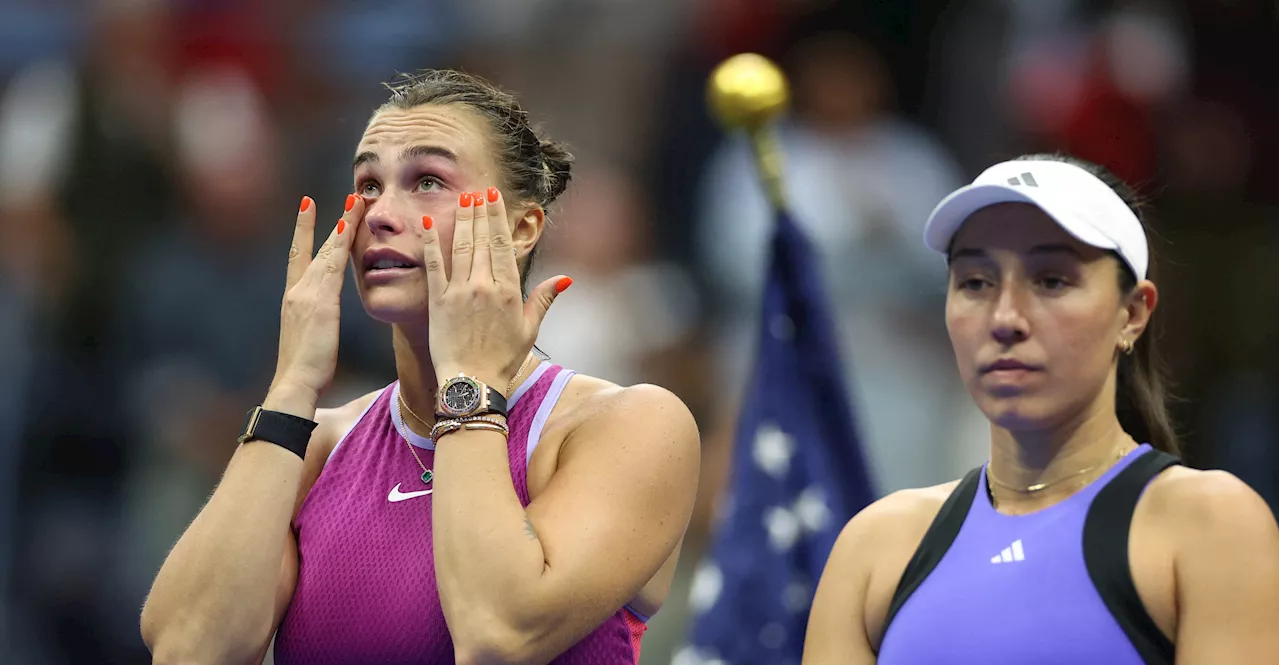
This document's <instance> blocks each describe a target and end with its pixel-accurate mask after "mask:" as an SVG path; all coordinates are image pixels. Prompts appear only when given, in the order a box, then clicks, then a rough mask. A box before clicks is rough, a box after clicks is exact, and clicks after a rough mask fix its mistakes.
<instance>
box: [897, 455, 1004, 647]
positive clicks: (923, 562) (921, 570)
mask: <svg viewBox="0 0 1280 665" xmlns="http://www.w3.org/2000/svg"><path fill="white" fill-rule="evenodd" d="M981 477H982V467H978V468H976V469H973V470H971V471H969V473H967V474H965V476H964V478H963V479H962V480H961V481H960V484H959V485H956V488H955V489H954V490H952V492H951V496H949V497H947V501H946V503H944V504H942V508H941V509H940V510H939V511H938V515H937V516H936V517H934V518H933V523H932V524H930V525H929V530H928V531H926V532H925V534H924V538H922V539H921V540H920V545H919V547H917V548H916V552H915V554H914V555H912V557H911V561H910V562H908V563H907V568H906V570H904V571H902V578H901V579H900V580H898V588H897V590H896V591H894V592H893V600H892V602H890V603H889V612H888V614H887V615H885V618H884V629H883V630H882V634H884V633H888V631H889V624H890V623H892V622H893V618H894V617H895V616H896V615H897V614H898V610H901V609H902V606H903V605H904V604H906V602H907V599H908V598H910V597H911V594H913V593H915V591H916V589H917V588H919V587H920V585H921V584H922V583H924V580H925V578H927V577H929V573H932V572H933V569H934V568H936V567H937V566H938V562H940V561H942V557H943V555H945V554H946V553H947V550H948V549H950V548H951V543H952V542H954V541H955V539H956V536H957V535H959V533H960V527H962V526H964V519H965V517H967V516H968V515H969V507H970V506H972V505H973V497H974V495H975V494H977V493H978V484H979V482H978V481H979V479H980V478H981Z"/></svg>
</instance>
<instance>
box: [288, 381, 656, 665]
mask: <svg viewBox="0 0 1280 665" xmlns="http://www.w3.org/2000/svg"><path fill="white" fill-rule="evenodd" d="M572 376H573V372H572V371H570V370H566V369H563V368H562V367H560V366H559V365H551V364H549V363H546V362H543V363H542V364H541V365H539V366H538V367H537V368H536V370H535V371H534V373H533V374H532V375H531V376H530V377H529V378H528V379H527V380H526V381H525V382H524V383H523V384H522V385H521V386H520V387H519V388H517V389H516V391H515V393H513V394H512V396H511V399H510V400H509V403H508V411H509V419H508V420H509V426H510V430H511V433H510V438H509V439H508V444H507V451H508V456H509V458H510V460H511V478H512V481H513V482H514V484H515V490H516V494H517V495H518V496H519V497H520V503H521V504H522V505H526V506H527V505H529V488H528V486H527V483H526V478H527V467H528V462H529V459H530V458H531V457H532V455H533V451H534V448H535V447H536V446H537V445H538V438H539V436H540V435H541V433H542V429H543V427H544V426H545V425H546V422H547V417H548V416H549V415H550V413H551V409H552V408H553V407H554V406H555V404H556V401H557V400H558V399H559V398H560V395H561V393H563V392H564V388H565V385H566V384H567V383H568V382H569V379H570V377H572ZM399 389H400V386H399V383H398V382H397V383H393V384H391V385H390V386H388V387H387V388H385V389H383V390H382V392H381V393H380V394H379V395H378V396H377V397H376V398H375V399H374V400H373V403H372V404H370V405H369V407H368V408H367V409H366V410H365V412H364V414H363V415H361V416H360V418H359V420H357V421H356V424H355V426H354V427H352V429H351V430H350V431H349V432H348V433H347V434H346V436H344V437H343V438H342V440H341V441H339V442H338V445H336V446H335V447H334V449H333V452H332V453H330V455H329V460H328V461H327V462H326V464H325V467H324V470H323V471H322V472H321V474H320V477H319V478H318V479H317V480H316V483H315V485H314V486H313V487H312V488H311V491H310V492H309V493H308V494H307V497H306V499H304V500H303V502H302V508H301V509H300V510H299V511H298V517H297V519H295V520H294V523H293V528H294V532H295V534H296V535H297V537H298V585H297V588H296V590H295V591H294V594H293V600H292V601H291V602H290V604H289V609H288V612H287V613H286V614H285V616H284V620H283V621H282V622H281V624H280V629H279V631H278V632H277V633H276V646H275V662H276V663H277V664H278V665H295V664H301V663H306V664H308V665H322V664H325V663H361V664H368V663H387V664H392V663H406V664H407V663H414V664H418V663H453V662H454V659H453V642H452V640H451V639H450V637H449V629H448V627H447V626H446V625H445V621H444V613H443V611H442V610H441V608H440V597H439V595H438V591H437V588H436V577H435V559H434V555H433V553H432V552H433V551H432V542H431V541H432V539H431V494H430V491H431V490H430V485H425V484H424V483H423V481H422V475H423V473H422V468H421V467H420V466H418V462H417V461H415V460H414V458H413V455H412V454H410V449H409V446H410V445H413V446H415V447H416V452H417V453H418V457H419V458H420V459H421V460H422V463H423V464H424V465H426V466H427V468H428V469H429V468H431V466H432V462H433V460H434V459H435V447H434V446H433V445H432V443H431V440H430V439H426V438H424V437H421V436H418V435H417V434H415V433H414V432H413V431H412V430H410V429H409V428H408V427H406V426H405V424H404V419H403V417H402V416H401V414H400V409H399V400H398V399H397V396H398V394H399ZM645 618H646V617H640V616H639V615H638V614H637V613H634V612H632V611H631V610H630V609H629V608H622V609H619V610H618V611H617V612H615V613H614V614H613V615H612V616H610V617H609V618H608V619H606V620H605V621H604V623H602V624H601V625H600V626H599V627H597V628H596V629H595V631H593V632H592V633H590V634H588V635H587V636H586V637H585V638H583V639H582V641H580V642H578V643H577V644H575V645H573V646H572V647H570V648H569V650H568V651H566V652H564V653H563V654H561V655H560V656H559V657H557V658H556V659H555V660H553V661H552V662H553V663H557V664H560V665H576V664H584V665H585V664H587V663H591V664H593V665H624V664H625V665H635V663H636V662H637V661H638V660H639V657H640V638H641V635H642V634H643V633H644V619H645Z"/></svg>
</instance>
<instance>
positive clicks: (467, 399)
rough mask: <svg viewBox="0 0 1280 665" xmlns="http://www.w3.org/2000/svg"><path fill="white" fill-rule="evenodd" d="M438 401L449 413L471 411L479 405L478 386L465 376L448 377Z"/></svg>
mask: <svg viewBox="0 0 1280 665" xmlns="http://www.w3.org/2000/svg"><path fill="white" fill-rule="evenodd" d="M440 402H441V403H442V404H443V405H444V408H445V409H446V410H447V411H449V412H450V413H455V414H466V413H471V412H472V411H475V410H476V409H477V408H479V406H480V386H478V385H476V382H475V381H472V380H471V379H468V378H465V377H458V378H456V379H449V382H448V383H447V384H445V386H444V392H443V393H441V396H440Z"/></svg>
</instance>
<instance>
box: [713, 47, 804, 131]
mask: <svg viewBox="0 0 1280 665" xmlns="http://www.w3.org/2000/svg"><path fill="white" fill-rule="evenodd" d="M788 97H789V93H788V90H787V79H786V77H785V76H783V74H782V70H781V69H779V68H778V66H777V65H775V64H773V63H772V62H770V61H769V59H768V58H765V57H764V56H762V55H758V54H755V53H742V54H739V55H735V56H733V57H732V58H729V59H728V60H725V61H724V62H722V63H720V66H718V67H716V69H715V71H714V72H712V73H711V79H710V80H709V81H708V82H707V102H708V104H709V105H710V106H711V112H712V114H713V115H715V117H716V119H717V120H718V121H719V122H720V123H721V124H722V125H724V126H725V127H726V128H727V129H742V130H747V131H752V130H758V129H760V128H761V127H763V126H764V125H766V124H768V122H769V121H770V120H772V119H774V118H775V117H777V116H778V115H780V114H781V113H782V112H783V111H785V110H786V108H787V100H788Z"/></svg>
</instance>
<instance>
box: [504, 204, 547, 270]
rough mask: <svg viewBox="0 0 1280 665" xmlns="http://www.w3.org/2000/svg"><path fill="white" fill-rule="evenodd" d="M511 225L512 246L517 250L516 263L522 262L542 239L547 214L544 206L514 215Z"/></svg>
mask: <svg viewBox="0 0 1280 665" xmlns="http://www.w3.org/2000/svg"><path fill="white" fill-rule="evenodd" d="M513 217H514V219H513V220H512V225H511V244H512V245H514V246H515V248H516V261H520V260H522V259H523V258H524V257H526V256H528V255H529V252H532V251H533V246H534V245H536V244H538V239H539V238H541V237H542V229H543V226H544V225H545V224H546V213H545V212H543V210H542V206H534V207H532V208H530V209H528V210H526V211H524V212H516V214H514V215H513Z"/></svg>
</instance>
